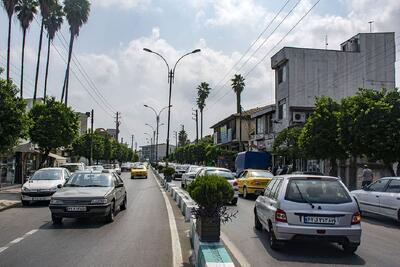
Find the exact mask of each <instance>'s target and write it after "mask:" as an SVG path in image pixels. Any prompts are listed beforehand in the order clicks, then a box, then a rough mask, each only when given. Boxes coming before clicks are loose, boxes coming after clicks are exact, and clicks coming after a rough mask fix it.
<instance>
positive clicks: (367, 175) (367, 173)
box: [362, 165, 374, 187]
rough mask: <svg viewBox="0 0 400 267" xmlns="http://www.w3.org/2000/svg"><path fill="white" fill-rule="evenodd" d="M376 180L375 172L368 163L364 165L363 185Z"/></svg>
mask: <svg viewBox="0 0 400 267" xmlns="http://www.w3.org/2000/svg"><path fill="white" fill-rule="evenodd" d="M373 180H374V174H373V172H372V170H371V169H370V168H368V165H364V169H363V173H362V187H365V186H369V185H370V184H371V183H372V181H373Z"/></svg>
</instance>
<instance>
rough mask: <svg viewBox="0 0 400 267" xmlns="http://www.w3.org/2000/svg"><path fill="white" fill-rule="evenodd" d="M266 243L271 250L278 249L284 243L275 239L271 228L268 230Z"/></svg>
mask: <svg viewBox="0 0 400 267" xmlns="http://www.w3.org/2000/svg"><path fill="white" fill-rule="evenodd" d="M268 243H269V246H270V248H271V249H272V250H280V249H281V248H282V247H283V244H284V243H282V242H280V241H278V240H277V239H276V237H275V233H274V230H273V229H272V228H271V229H270V230H269V232H268Z"/></svg>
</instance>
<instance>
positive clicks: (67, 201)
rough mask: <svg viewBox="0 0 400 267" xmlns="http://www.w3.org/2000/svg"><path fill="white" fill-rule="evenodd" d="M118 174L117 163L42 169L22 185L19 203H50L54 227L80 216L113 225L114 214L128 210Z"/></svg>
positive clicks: (124, 190)
mask: <svg viewBox="0 0 400 267" xmlns="http://www.w3.org/2000/svg"><path fill="white" fill-rule="evenodd" d="M144 167H145V166H144ZM132 170H133V168H132ZM146 171H147V169H146ZM120 173H121V169H120V168H119V166H118V165H116V164H104V165H95V166H84V164H83V163H71V164H66V165H63V166H61V167H59V168H43V169H40V170H38V171H36V172H35V173H34V174H33V176H32V177H30V178H29V180H28V181H27V182H26V183H25V184H24V185H23V186H22V189H21V202H22V204H23V205H25V206H27V205H30V204H31V202H33V201H49V202H50V204H49V208H50V211H51V218H52V221H53V223H54V224H59V223H61V222H62V219H63V218H81V217H104V218H105V219H106V221H107V222H112V221H113V220H114V216H115V214H116V211H117V210H124V209H126V207H127V192H126V189H125V186H124V182H123V181H122V179H121V177H120V176H119V174H120ZM146 176H147V175H146Z"/></svg>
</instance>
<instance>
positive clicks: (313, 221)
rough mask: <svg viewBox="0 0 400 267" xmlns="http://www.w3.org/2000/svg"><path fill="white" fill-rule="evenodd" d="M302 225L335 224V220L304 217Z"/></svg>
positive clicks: (331, 218)
mask: <svg viewBox="0 0 400 267" xmlns="http://www.w3.org/2000/svg"><path fill="white" fill-rule="evenodd" d="M304 223H307V224H331V225H333V224H335V223H336V218H334V217H314V216H304Z"/></svg>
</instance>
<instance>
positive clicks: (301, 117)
mask: <svg viewBox="0 0 400 267" xmlns="http://www.w3.org/2000/svg"><path fill="white" fill-rule="evenodd" d="M293 122H299V123H304V122H306V113H305V112H293Z"/></svg>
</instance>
